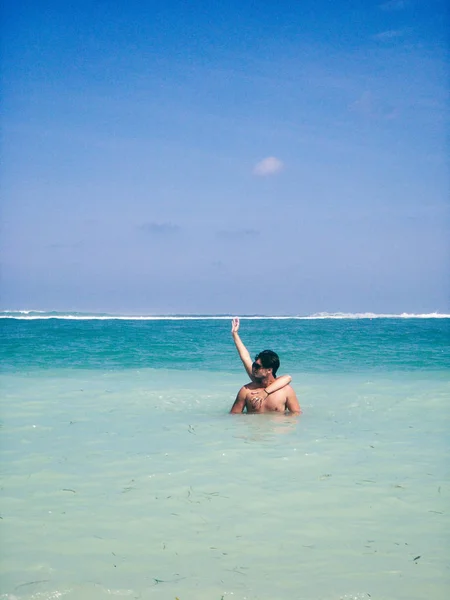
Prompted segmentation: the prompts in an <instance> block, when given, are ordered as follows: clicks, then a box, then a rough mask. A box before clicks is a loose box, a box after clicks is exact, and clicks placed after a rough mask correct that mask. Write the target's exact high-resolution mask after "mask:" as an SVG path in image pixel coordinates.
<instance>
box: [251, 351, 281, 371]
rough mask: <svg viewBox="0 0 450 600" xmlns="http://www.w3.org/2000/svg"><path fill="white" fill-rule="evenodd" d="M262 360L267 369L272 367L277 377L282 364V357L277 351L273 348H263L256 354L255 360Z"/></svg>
mask: <svg viewBox="0 0 450 600" xmlns="http://www.w3.org/2000/svg"><path fill="white" fill-rule="evenodd" d="M258 358H259V360H260V361H261V364H262V366H263V367H264V368H265V369H272V373H273V376H274V377H276V373H277V371H278V368H279V366H280V357H279V356H278V354H277V353H276V352H273V351H272V350H263V351H262V352H260V353H259V354H257V355H256V356H255V360H258Z"/></svg>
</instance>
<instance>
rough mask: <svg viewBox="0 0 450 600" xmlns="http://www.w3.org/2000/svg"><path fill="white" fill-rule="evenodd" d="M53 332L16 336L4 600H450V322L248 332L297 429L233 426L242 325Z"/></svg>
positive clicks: (52, 325) (263, 420) (279, 326)
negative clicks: (289, 386) (276, 370)
mask: <svg viewBox="0 0 450 600" xmlns="http://www.w3.org/2000/svg"><path fill="white" fill-rule="evenodd" d="M12 316H14V315H12ZM43 316H44V317H45V316H46V315H34V314H33V313H29V314H28V315H22V317H24V318H21V319H17V318H12V319H5V318H4V319H0V327H1V330H2V338H3V343H2V348H1V361H2V365H3V370H2V374H1V379H0V382H1V389H2V405H1V430H0V433H1V437H0V439H1V453H2V489H1V507H2V508H1V517H2V519H1V520H0V527H1V530H2V533H1V540H2V544H1V556H2V566H1V573H0V574H1V577H0V597H1V598H5V599H6V598H8V599H11V600H12V599H13V598H19V599H26V600H30V599H32V598H36V599H37V598H47V599H50V598H67V599H85V598H86V599H90V598H92V599H94V598H95V599H97V598H100V599H102V598H110V597H111V596H124V597H130V598H142V599H145V598H161V599H163V598H168V599H171V600H174V599H175V598H176V597H178V598H179V600H194V599H195V600H197V599H198V600H203V599H204V600H207V599H211V600H216V599H217V600H220V599H221V598H222V597H223V598H224V599H227V600H230V599H233V600H244V599H247V600H256V599H260V600H276V599H280V600H284V599H288V598H289V599H291V598H295V599H299V600H339V599H341V598H345V599H346V600H350V599H354V600H361V599H363V598H369V597H370V598H372V599H375V600H376V599H380V600H388V599H389V600H394V599H395V600H416V599H417V600H419V599H421V600H422V599H425V598H426V599H436V600H444V598H447V597H448V591H449V589H450V565H449V561H448V557H449V555H450V554H449V551H450V520H449V514H448V507H449V500H450V485H449V464H448V452H449V446H450V441H449V436H448V428H449V414H450V411H449V398H450V319H448V318H442V319H437V318H423V319H413V318H384V319H376V318H372V319H350V318H348V319H327V318H325V319H261V318H260V319H249V320H243V321H242V324H241V334H242V338H243V340H244V342H245V343H246V344H247V346H248V347H249V349H250V350H251V352H254V353H256V352H257V351H259V350H261V349H264V348H272V349H274V350H276V351H277V352H278V353H279V354H280V357H281V363H282V365H281V369H280V373H286V372H288V373H290V374H291V375H292V376H293V386H294V388H295V389H296V391H297V395H298V397H299V400H300V403H301V405H302V408H303V411H304V413H303V415H302V416H301V417H300V418H289V417H284V416H270V415H252V416H246V415H242V416H234V415H233V416H230V415H229V414H228V411H229V409H230V407H231V404H232V403H233V400H234V397H235V395H236V392H237V391H238V389H239V387H240V386H241V385H242V384H243V383H245V381H246V377H245V373H244V372H243V369H242V367H241V366H240V363H239V360H238V358H237V356H236V353H235V350H234V346H233V343H232V339H231V336H230V322H229V319H203V320H202V319H198V320H192V319H189V320H188V319H183V318H179V319H176V320H164V319H159V320H154V319H152V320H115V319H110V318H106V316H105V318H104V319H102V320H100V319H95V320H90V319H87V320H83V319H80V316H79V315H78V318H77V319H74V318H70V319H49V320H47V319H45V318H42V317H43ZM60 316H61V315H60ZM28 317H40V318H36V319H32V318H28Z"/></svg>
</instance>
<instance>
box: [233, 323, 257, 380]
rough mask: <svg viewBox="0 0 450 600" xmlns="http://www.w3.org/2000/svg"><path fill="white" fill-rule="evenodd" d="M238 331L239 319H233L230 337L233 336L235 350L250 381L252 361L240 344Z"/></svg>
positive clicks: (251, 377) (242, 344) (241, 343)
mask: <svg viewBox="0 0 450 600" xmlns="http://www.w3.org/2000/svg"><path fill="white" fill-rule="evenodd" d="M238 331H239V319H238V318H237V317H235V318H234V319H233V320H232V322H231V335H232V336H233V340H234V343H235V346H236V349H237V351H238V353H239V358H240V359H241V361H242V364H243V365H244V367H245V370H246V371H247V375H248V376H249V377H250V379H251V380H253V373H252V364H253V361H252V359H251V356H250V353H249V351H248V350H247V348H246V347H245V346H244V343H243V342H242V340H241V338H240V337H239V333H238Z"/></svg>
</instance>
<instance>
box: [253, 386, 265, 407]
mask: <svg viewBox="0 0 450 600" xmlns="http://www.w3.org/2000/svg"><path fill="white" fill-rule="evenodd" d="M262 394H265V395H266V397H265V398H263V396H262ZM250 395H251V399H250V404H251V405H252V406H253V408H260V407H261V405H262V403H263V401H264V400H266V399H267V398H268V397H269V394H268V393H267V392H266V390H256V391H254V392H250Z"/></svg>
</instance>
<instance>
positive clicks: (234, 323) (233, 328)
mask: <svg viewBox="0 0 450 600" xmlns="http://www.w3.org/2000/svg"><path fill="white" fill-rule="evenodd" d="M238 331H239V318H238V317H234V319H233V320H232V321H231V333H237V332H238Z"/></svg>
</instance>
